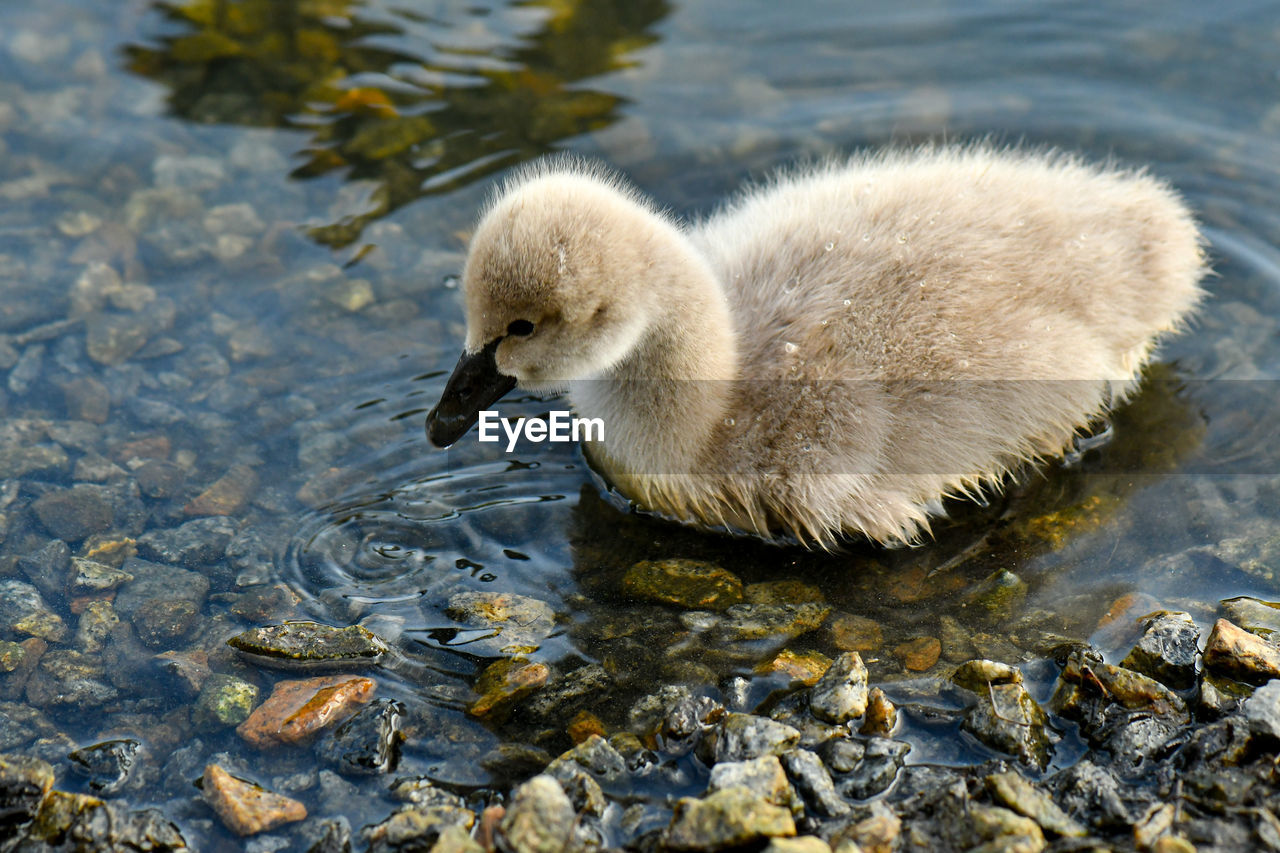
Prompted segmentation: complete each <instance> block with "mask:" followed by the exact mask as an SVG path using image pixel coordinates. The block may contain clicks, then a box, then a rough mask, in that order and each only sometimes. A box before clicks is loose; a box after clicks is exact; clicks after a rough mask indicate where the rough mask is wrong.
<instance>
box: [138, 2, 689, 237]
mask: <svg viewBox="0 0 1280 853" xmlns="http://www.w3.org/2000/svg"><path fill="white" fill-rule="evenodd" d="M155 8H156V9H157V10H158V11H159V12H160V13H161V14H162V15H163V16H164V17H165V18H166V20H167V21H168V22H169V24H170V25H171V27H170V29H171V30H176V32H170V33H169V34H166V35H164V36H162V37H160V38H158V39H157V40H156V42H157V44H156V45H155V46H141V45H132V46H130V47H128V48H127V55H128V59H129V68H130V70H132V71H134V72H135V73H138V74H141V75H143V76H146V77H149V78H151V79H153V80H156V81H160V82H163V83H165V84H166V85H167V86H168V87H169V89H170V95H169V107H170V109H171V110H172V112H173V114H174V115H176V116H179V117H181V118H184V119H188V120H191V121H197V122H225V123H235V124H249V125H257V126H267V127H284V128H293V129H299V130H305V131H306V132H307V133H308V134H309V135H310V141H309V142H308V143H307V145H306V146H305V148H304V149H303V150H302V151H301V152H300V154H301V155H302V156H303V157H305V158H306V162H305V163H304V164H303V165H301V166H299V167H298V168H296V169H295V170H294V171H293V175H294V176H295V177H298V178H309V177H315V176H318V175H324V174H328V173H331V172H341V173H342V174H343V175H344V176H345V177H346V178H348V179H371V180H374V181H376V182H377V184H378V188H377V190H376V191H375V192H374V193H373V194H372V196H371V198H370V199H369V209H368V210H366V211H363V212H361V213H359V214H355V215H351V216H347V217H344V218H343V219H342V220H340V221H338V222H333V223H330V224H326V225H321V226H317V227H314V228H312V229H310V233H311V235H312V236H313V237H314V238H315V239H316V240H318V241H319V242H321V243H323V244H325V245H329V246H333V247H335V248H337V247H342V246H347V245H349V244H351V243H352V242H354V241H355V240H357V239H359V237H360V234H361V232H362V230H363V229H364V228H365V226H366V225H368V224H369V223H370V222H372V221H374V220H376V219H378V218H379V217H381V216H384V215H386V214H387V213H389V212H390V211H393V210H395V209H397V208H399V207H401V206H403V205H405V204H408V203H409V202H412V201H413V200H415V199H418V198H421V197H422V196H424V195H428V194H436V193H444V192H448V191H450V190H452V189H455V188H457V187H458V186H460V185H462V184H465V183H468V182H470V181H474V180H476V179H477V178H480V177H483V176H484V175H488V174H490V173H492V172H495V171H498V170H500V169H503V168H506V167H509V166H511V165H514V164H516V163H520V162H522V161H524V160H527V159H529V158H531V157H535V156H537V155H539V154H544V153H547V152H549V151H551V150H553V148H554V147H555V146H556V144H557V143H560V142H562V141H564V140H567V139H569V138H571V137H574V136H577V135H579V134H582V133H586V132H588V131H592V130H599V129H601V128H603V127H606V126H608V125H609V124H610V123H612V122H614V121H616V120H617V118H618V117H619V111H620V109H621V107H622V106H623V103H624V101H623V99H622V98H621V97H619V96H617V95H614V94H611V93H609V92H607V91H601V90H596V89H593V88H591V87H590V86H589V85H583V84H584V81H589V80H590V79H591V78H593V77H598V76H600V75H602V74H606V73H608V72H610V71H615V70H618V69H621V68H625V67H627V66H628V65H630V64H632V63H633V62H634V61H635V60H634V59H632V58H631V54H632V53H633V52H634V51H636V50H637V49H639V48H641V47H644V46H645V45H647V44H650V43H651V42H653V41H654V39H655V36H654V35H653V34H652V30H653V26H654V24H655V23H656V22H658V21H660V20H661V19H662V18H663V17H664V16H665V15H666V14H667V13H668V11H669V6H668V4H667V3H666V2H665V0H573V2H558V0H533V2H528V0H521V2H516V3H511V4H509V5H508V6H507V7H505V8H504V7H499V8H498V9H485V8H480V7H468V8H465V9H462V8H460V7H456V6H455V7H451V8H448V9H447V10H445V11H442V12H441V13H440V14H439V16H435V15H428V14H423V13H419V12H412V11H408V10H396V11H391V10H382V11H381V12H375V11H373V10H370V9H368V8H367V7H366V6H365V4H364V3H361V2H347V1H346V0H334V2H314V0H190V2H185V3H172V2H162V3H157V4H156V7H155ZM499 17H503V18H508V17H509V18H513V19H514V20H512V21H497V20H495V19H496V18H499ZM513 24H514V25H515V26H516V27H517V28H518V31H517V32H510V31H504V25H505V26H506V27H510V26H512V25H513ZM495 25H496V26H495Z"/></svg>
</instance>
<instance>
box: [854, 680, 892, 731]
mask: <svg viewBox="0 0 1280 853" xmlns="http://www.w3.org/2000/svg"><path fill="white" fill-rule="evenodd" d="M897 725H898V709H897V708H895V707H894V705H893V702H891V701H889V697H888V696H886V695H885V693H884V691H883V690H881V689H880V688H879V687H872V688H871V692H870V693H869V694H868V696H867V712H866V718H865V719H864V720H863V721H862V726H861V727H860V728H859V729H858V731H859V732H861V733H862V734H864V735H880V736H883V737H888V736H889V735H891V734H893V730H894V728H895V727H896V726H897Z"/></svg>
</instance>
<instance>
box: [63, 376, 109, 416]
mask: <svg viewBox="0 0 1280 853" xmlns="http://www.w3.org/2000/svg"><path fill="white" fill-rule="evenodd" d="M62 396H63V399H64V400H65V402H66V406H67V417H69V418H71V419H72V420H77V421H89V422H90V423H95V424H105V423H106V422H107V418H108V417H109V416H110V415H111V394H110V392H109V391H107V386H105V385H103V384H102V383H101V382H99V381H98V380H97V379H94V378H93V377H92V376H77V377H76V378H74V379H70V380H68V381H66V382H64V383H63V384H62Z"/></svg>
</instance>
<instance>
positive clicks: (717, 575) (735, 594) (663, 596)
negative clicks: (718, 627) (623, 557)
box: [622, 559, 744, 610]
mask: <svg viewBox="0 0 1280 853" xmlns="http://www.w3.org/2000/svg"><path fill="white" fill-rule="evenodd" d="M622 588H623V591H625V592H626V593H627V594H628V595H630V596H632V597H634V598H639V599H642V600H645V601H655V602H657V603H659V604H672V605H675V606H677V607H683V608H685V609H687V610H725V609H727V608H729V607H730V606H732V605H734V604H740V603H742V601H743V600H744V594H743V585H742V581H741V580H740V579H739V578H738V577H737V575H735V574H733V573H732V572H729V571H727V570H725V569H722V568H721V567H719V566H717V565H715V564H714V563H704V562H701V561H699V560H684V559H671V560H644V561H641V562H639V563H636V564H635V565H633V566H632V567H631V568H630V569H628V570H627V573H626V575H625V576H623V579H622Z"/></svg>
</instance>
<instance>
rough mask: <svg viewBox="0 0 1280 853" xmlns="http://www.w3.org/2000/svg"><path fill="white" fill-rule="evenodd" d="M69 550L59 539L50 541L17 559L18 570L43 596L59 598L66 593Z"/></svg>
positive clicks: (69, 563)
mask: <svg viewBox="0 0 1280 853" xmlns="http://www.w3.org/2000/svg"><path fill="white" fill-rule="evenodd" d="M70 566H71V549H70V548H69V547H68V546H67V543H66V542H63V541H62V540H61V539H50V540H49V541H48V542H46V543H45V544H44V545H42V546H41V547H40V548H39V549H38V550H35V551H32V552H31V553H29V554H24V555H23V556H21V557H19V558H18V569H19V570H20V571H21V572H22V573H23V574H24V575H26V576H27V579H28V580H29V581H31V582H32V583H33V584H35V585H36V588H37V589H39V590H40V592H41V593H42V594H43V595H46V596H48V597H50V598H53V599H55V600H56V599H58V598H61V597H62V595H63V594H64V593H65V591H66V586H67V572H68V570H69V569H70Z"/></svg>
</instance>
